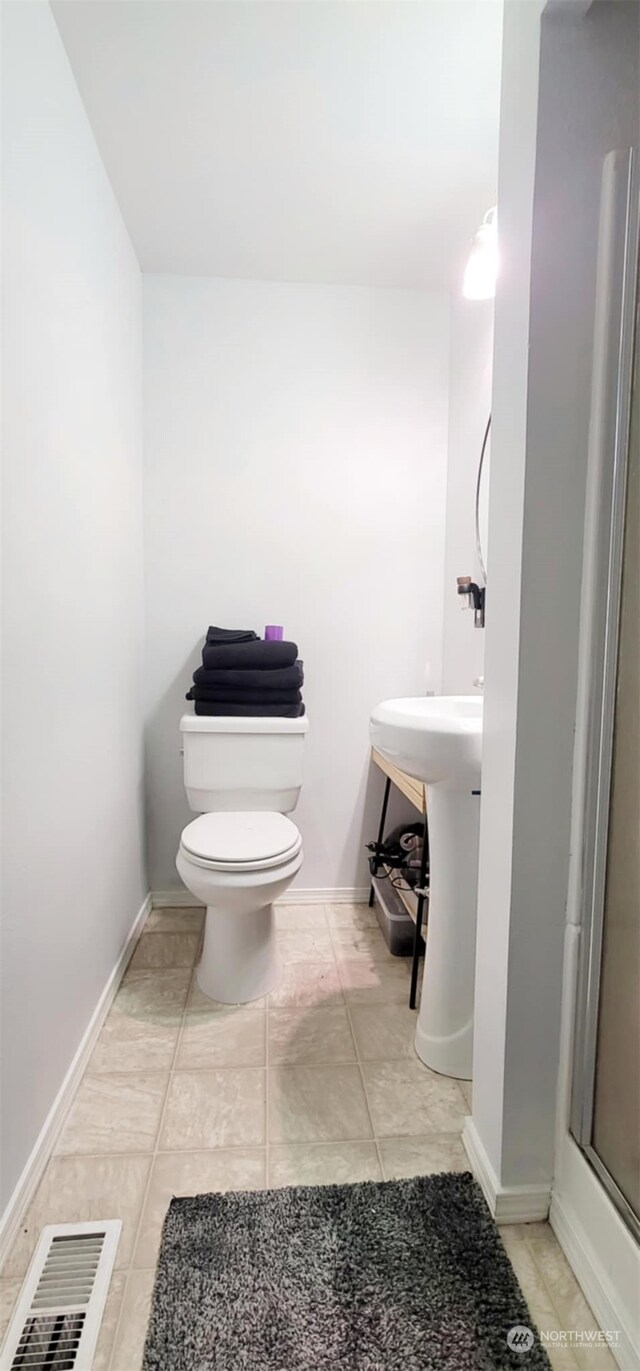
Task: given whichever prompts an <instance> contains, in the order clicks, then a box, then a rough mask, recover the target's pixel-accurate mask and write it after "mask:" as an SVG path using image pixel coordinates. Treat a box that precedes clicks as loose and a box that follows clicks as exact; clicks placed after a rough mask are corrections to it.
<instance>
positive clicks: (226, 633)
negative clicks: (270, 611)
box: [207, 627, 258, 643]
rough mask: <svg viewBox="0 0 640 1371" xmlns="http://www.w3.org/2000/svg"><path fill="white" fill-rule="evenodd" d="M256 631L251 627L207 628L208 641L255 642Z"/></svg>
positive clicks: (256, 638)
mask: <svg viewBox="0 0 640 1371" xmlns="http://www.w3.org/2000/svg"><path fill="white" fill-rule="evenodd" d="M257 641H258V635H257V633H254V631H253V629H252V628H214V627H209V628H208V629H207V642H208V643H255V642H257Z"/></svg>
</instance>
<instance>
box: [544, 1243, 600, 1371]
mask: <svg viewBox="0 0 640 1371" xmlns="http://www.w3.org/2000/svg"><path fill="white" fill-rule="evenodd" d="M528 1245H529V1250H530V1252H531V1254H532V1256H533V1259H534V1261H535V1263H536V1266H537V1268H538V1271H539V1272H540V1274H541V1276H542V1279H543V1281H544V1283H545V1285H546V1287H547V1290H548V1292H549V1295H550V1297H551V1300H552V1302H553V1305H554V1308H555V1309H556V1311H557V1313H558V1316H559V1319H560V1322H561V1326H562V1328H563V1330H564V1331H566V1333H568V1334H569V1342H570V1345H571V1350H572V1352H573V1355H574V1356H575V1358H576V1361H577V1362H578V1365H579V1366H580V1367H582V1366H583V1365H584V1366H590V1367H592V1368H593V1371H610V1369H611V1371H613V1368H614V1367H615V1365H616V1363H615V1361H614V1359H613V1356H612V1354H611V1352H610V1351H609V1349H608V1347H607V1346H606V1345H605V1344H604V1343H602V1345H598V1334H599V1332H600V1329H599V1326H598V1322H597V1320H596V1318H595V1316H594V1314H593V1311H592V1309H591V1308H590V1306H589V1305H588V1304H587V1301H586V1299H585V1297H584V1295H583V1293H582V1291H581V1289H580V1286H579V1285H578V1282H577V1280H576V1278H575V1276H574V1274H573V1271H572V1270H571V1267H570V1266H569V1263H568V1262H567V1259H566V1257H565V1255H564V1252H563V1251H562V1248H561V1247H560V1244H559V1243H558V1241H557V1239H556V1237H555V1234H554V1233H553V1230H552V1229H551V1228H550V1227H549V1226H548V1225H547V1231H546V1232H545V1233H544V1234H543V1235H540V1236H531V1237H529V1239H528ZM581 1335H587V1336H586V1337H585V1339H584V1342H582V1341H581Z"/></svg>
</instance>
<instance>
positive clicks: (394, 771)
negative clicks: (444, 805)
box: [371, 747, 427, 814]
mask: <svg viewBox="0 0 640 1371" xmlns="http://www.w3.org/2000/svg"><path fill="white" fill-rule="evenodd" d="M371 760H372V761H373V763H374V764H375V766H377V767H379V769H380V771H382V772H384V775H385V776H388V777H389V780H390V781H391V783H392V785H394V786H395V787H396V790H400V791H401V792H402V794H403V795H404V796H405V798H406V799H407V800H409V802H410V804H412V805H413V806H414V808H415V809H417V810H418V812H419V813H420V814H426V812H427V801H426V795H425V787H424V785H423V784H422V781H416V779H415V776H407V773H406V771H401V770H400V767H398V766H394V765H393V762H388V761H387V759H386V757H383V756H382V753H381V752H378V751H377V750H376V748H375V747H372V749H371Z"/></svg>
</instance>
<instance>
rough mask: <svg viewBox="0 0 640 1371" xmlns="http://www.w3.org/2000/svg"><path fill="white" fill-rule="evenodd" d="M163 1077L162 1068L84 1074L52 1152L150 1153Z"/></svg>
mask: <svg viewBox="0 0 640 1371" xmlns="http://www.w3.org/2000/svg"><path fill="white" fill-rule="evenodd" d="M168 1079H169V1077H168V1075H167V1074H166V1073H165V1072H164V1071H155V1072H154V1071H150V1072H149V1073H148V1074H145V1073H143V1072H134V1071H131V1072H129V1073H126V1072H123V1071H122V1072H118V1073H117V1074H114V1075H111V1076H84V1077H83V1079H82V1081H81V1082H80V1086H79V1088H78V1092H77V1095H76V1097H75V1099H74V1102H73V1104H72V1106H71V1109H70V1111H69V1117H68V1119H67V1122H66V1124H65V1126H64V1128H63V1130H62V1134H61V1136H60V1138H59V1139H58V1143H57V1145H56V1149H55V1150H56V1154H58V1155H65V1156H69V1155H78V1154H80V1153H92V1154H99V1153H101V1152H151V1151H153V1147H154V1143H155V1140H156V1134H157V1132H158V1126H159V1124H160V1115H161V1112H162V1105H163V1103H164V1097H165V1094H166V1090H167V1082H168Z"/></svg>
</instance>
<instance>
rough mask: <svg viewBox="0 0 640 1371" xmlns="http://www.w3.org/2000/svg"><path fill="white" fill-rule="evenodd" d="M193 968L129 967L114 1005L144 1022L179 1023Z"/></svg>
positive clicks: (128, 1015) (117, 1012)
mask: <svg viewBox="0 0 640 1371" xmlns="http://www.w3.org/2000/svg"><path fill="white" fill-rule="evenodd" d="M192 974H193V973H192V971H191V970H189V968H188V967H182V968H177V969H175V970H173V969H169V970H164V971H160V970H158V969H157V968H156V969H155V970H147V971H132V970H129V971H127V974H126V976H125V978H124V980H123V982H122V985H121V986H120V989H119V991H118V993H117V995H116V998H115V1000H114V1002H113V1005H112V1007H111V1013H112V1014H123V1015H125V1016H126V1017H128V1018H132V1019H140V1021H141V1022H143V1023H144V1022H152V1023H153V1022H155V1021H156V1020H157V1019H160V1021H161V1022H162V1023H166V1022H171V1023H173V1022H175V1023H179V1022H180V1018H181V1016H182V1011H183V1009H184V1007H185V1004H186V1002H187V995H188V993H189V986H190V984H191V977H192Z"/></svg>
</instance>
